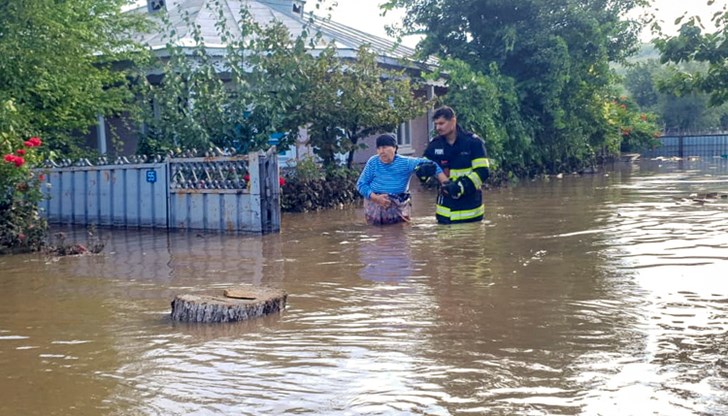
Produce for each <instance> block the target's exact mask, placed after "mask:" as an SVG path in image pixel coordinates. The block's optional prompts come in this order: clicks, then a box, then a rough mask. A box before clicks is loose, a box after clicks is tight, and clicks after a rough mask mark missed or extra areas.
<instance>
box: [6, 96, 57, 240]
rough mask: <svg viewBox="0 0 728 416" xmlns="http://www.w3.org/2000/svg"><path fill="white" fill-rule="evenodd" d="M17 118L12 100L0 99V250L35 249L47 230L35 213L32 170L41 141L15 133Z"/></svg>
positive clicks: (36, 183) (37, 181)
mask: <svg viewBox="0 0 728 416" xmlns="http://www.w3.org/2000/svg"><path fill="white" fill-rule="evenodd" d="M16 120H17V110H16V108H15V106H14V105H13V102H12V101H5V102H0V156H2V160H0V218H2V222H0V253H4V252H7V251H17V250H37V249H39V248H40V247H41V246H42V245H43V241H44V238H45V233H46V231H47V224H46V222H45V220H43V219H42V218H41V217H40V216H39V215H38V203H39V202H40V200H41V198H42V194H41V192H40V178H39V177H38V176H37V174H36V173H35V172H33V171H32V170H31V167H33V166H35V165H36V164H37V163H38V160H39V159H40V155H39V152H38V150H39V148H40V147H41V145H42V141H41V140H40V139H39V138H38V137H32V138H26V139H25V140H24V139H21V138H20V136H18V135H17V134H15V128H16V123H17V122H16Z"/></svg>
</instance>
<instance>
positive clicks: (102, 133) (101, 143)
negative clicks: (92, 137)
mask: <svg viewBox="0 0 728 416" xmlns="http://www.w3.org/2000/svg"><path fill="white" fill-rule="evenodd" d="M96 130H97V131H98V134H97V135H96V139H97V141H98V148H99V153H100V154H102V155H105V154H106V120H105V119H104V115H103V114H99V115H98V117H97V127H96Z"/></svg>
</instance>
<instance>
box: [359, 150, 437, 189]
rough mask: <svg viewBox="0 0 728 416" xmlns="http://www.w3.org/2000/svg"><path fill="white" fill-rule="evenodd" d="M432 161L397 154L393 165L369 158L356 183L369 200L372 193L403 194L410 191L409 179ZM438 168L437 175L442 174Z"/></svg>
mask: <svg viewBox="0 0 728 416" xmlns="http://www.w3.org/2000/svg"><path fill="white" fill-rule="evenodd" d="M425 162H431V160H429V159H426V158H424V157H409V156H400V155H397V154H395V155H394V160H393V161H392V162H391V163H386V164H385V163H382V161H381V160H380V159H379V156H377V155H374V156H372V157H370V158H369V160H368V161H367V164H366V166H364V170H363V171H362V172H361V175H360V176H359V180H358V181H357V182H356V188H357V189H358V190H359V193H360V194H361V195H362V196H363V197H364V198H367V199H369V197H370V196H371V194H372V193H376V194H401V193H403V192H407V190H408V189H409V179H410V175H412V172H414V171H415V168H416V167H417V166H419V165H421V164H423V163H425ZM435 166H436V168H435V169H436V170H437V172H436V173H437V174H440V173H442V169H440V166H437V165H435Z"/></svg>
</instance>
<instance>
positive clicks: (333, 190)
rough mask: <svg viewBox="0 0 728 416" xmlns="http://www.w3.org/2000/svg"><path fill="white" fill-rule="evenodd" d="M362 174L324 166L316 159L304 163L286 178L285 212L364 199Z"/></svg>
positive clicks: (283, 193) (344, 203)
mask: <svg viewBox="0 0 728 416" xmlns="http://www.w3.org/2000/svg"><path fill="white" fill-rule="evenodd" d="M359 173H360V172H359V171H357V170H355V169H349V168H345V167H322V166H319V165H318V164H317V163H316V162H315V161H314V160H313V159H312V158H308V159H304V160H301V161H300V162H299V163H298V164H297V165H296V166H295V167H294V168H293V169H292V170H290V171H289V172H288V173H286V174H285V175H284V176H285V184H284V185H283V187H282V190H281V210H282V211H284V212H306V211H317V210H320V209H326V208H337V207H340V206H342V205H347V204H351V203H354V202H356V201H358V200H359V199H361V196H360V195H359V192H357V190H356V181H357V179H358V178H359Z"/></svg>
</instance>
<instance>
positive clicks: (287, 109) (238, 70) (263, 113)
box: [141, 1, 425, 166]
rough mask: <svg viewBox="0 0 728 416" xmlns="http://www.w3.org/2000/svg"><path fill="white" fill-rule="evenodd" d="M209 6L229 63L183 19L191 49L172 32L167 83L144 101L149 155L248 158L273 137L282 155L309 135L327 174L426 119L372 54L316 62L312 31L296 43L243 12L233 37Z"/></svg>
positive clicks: (327, 55) (397, 77)
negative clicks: (380, 138) (188, 152)
mask: <svg viewBox="0 0 728 416" xmlns="http://www.w3.org/2000/svg"><path fill="white" fill-rule="evenodd" d="M210 4H211V7H213V9H215V10H213V11H214V12H215V13H214V14H215V15H216V16H219V17H218V21H217V23H216V28H217V30H218V34H219V35H220V38H221V39H223V40H224V41H225V42H227V45H228V47H227V50H226V53H225V54H224V56H222V57H217V56H212V55H210V52H209V50H208V48H206V47H205V43H204V42H205V40H204V39H202V37H201V35H200V33H199V29H198V28H196V27H195V25H194V23H193V21H192V20H191V17H190V16H189V15H187V14H184V13H185V11H180V13H182V15H183V16H185V18H184V20H185V23H186V25H187V29H188V31H189V33H192V35H193V39H194V41H195V44H194V45H192V46H191V47H185V48H182V47H180V46H177V44H178V42H176V40H177V38H179V35H177V29H175V28H173V27H171V26H170V25H169V22H167V28H166V33H167V34H168V36H169V41H168V43H167V52H168V54H169V60H168V61H167V62H160V63H159V65H160V67H161V68H162V72H163V79H162V83H161V85H159V86H152V85H147V86H146V90H145V94H144V102H145V103H149V102H154V103H155V107H154V109H155V111H142V112H141V115H142V116H143V121H144V122H145V123H146V125H147V126H149V134H148V135H147V136H146V137H144V138H143V143H144V146H145V149H150V150H155V149H161V150H164V149H166V148H174V147H182V148H192V147H196V148H207V147H210V146H211V145H217V146H220V147H233V148H236V149H237V150H238V151H239V152H247V151H250V150H259V149H265V148H266V147H267V146H268V139H269V137H270V136H271V134H273V133H283V134H284V136H283V139H282V141H281V142H280V143H279V144H278V147H279V148H280V149H286V148H287V146H290V145H292V144H294V143H295V141H296V140H297V138H298V132H299V129H300V128H302V127H306V128H307V130H308V136H309V142H308V144H309V145H311V146H312V147H313V149H314V151H315V152H316V153H317V155H318V156H319V157H320V158H321V159H322V160H323V163H324V164H325V165H326V166H330V165H333V164H335V160H336V159H335V157H336V155H337V154H345V153H349V154H350V158H349V161H350V163H351V160H352V158H353V152H354V151H355V150H356V149H358V148H359V143H358V142H359V140H360V139H361V138H362V137H366V136H368V135H371V134H374V133H377V132H381V131H392V130H393V129H394V128H395V127H396V126H397V125H398V124H400V123H402V122H403V121H405V120H408V119H411V118H413V117H414V116H416V115H418V114H421V113H423V112H424V111H425V107H424V102H423V100H418V99H416V98H415V97H414V96H413V93H412V89H413V86H412V84H411V82H410V81H409V79H407V78H406V77H403V76H402V74H399V73H392V72H388V71H385V70H383V69H381V68H380V67H379V66H378V64H377V62H376V56H375V54H374V53H372V52H370V51H369V50H368V49H366V48H362V49H361V50H359V51H358V54H357V59H356V60H346V61H345V60H342V59H341V58H340V57H338V56H337V51H336V48H335V46H334V45H333V44H329V45H327V46H325V47H324V48H323V49H322V50H320V51H317V53H316V54H313V53H312V49H313V47H314V45H318V44H320V38H319V37H318V36H317V35H310V33H309V31H308V30H305V31H303V33H301V34H300V35H298V36H296V37H294V36H292V35H291V34H290V32H289V31H288V29H287V28H286V27H285V26H284V25H283V23H281V22H279V21H273V22H272V23H270V24H269V25H267V26H261V25H259V24H257V23H256V22H255V21H254V20H253V19H252V17H251V16H250V14H249V12H248V11H247V10H246V9H245V8H243V10H242V15H241V16H240V21H239V22H238V23H237V27H236V28H230V27H229V26H230V23H228V22H226V21H225V20H224V19H223V17H222V16H223V15H224V13H223V12H222V11H221V10H219V8H220V7H223V5H222V4H221V3H220V2H215V1H213V2H211V3H210ZM233 29H234V30H233ZM233 32H234V33H241V35H240V36H237V35H233Z"/></svg>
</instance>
